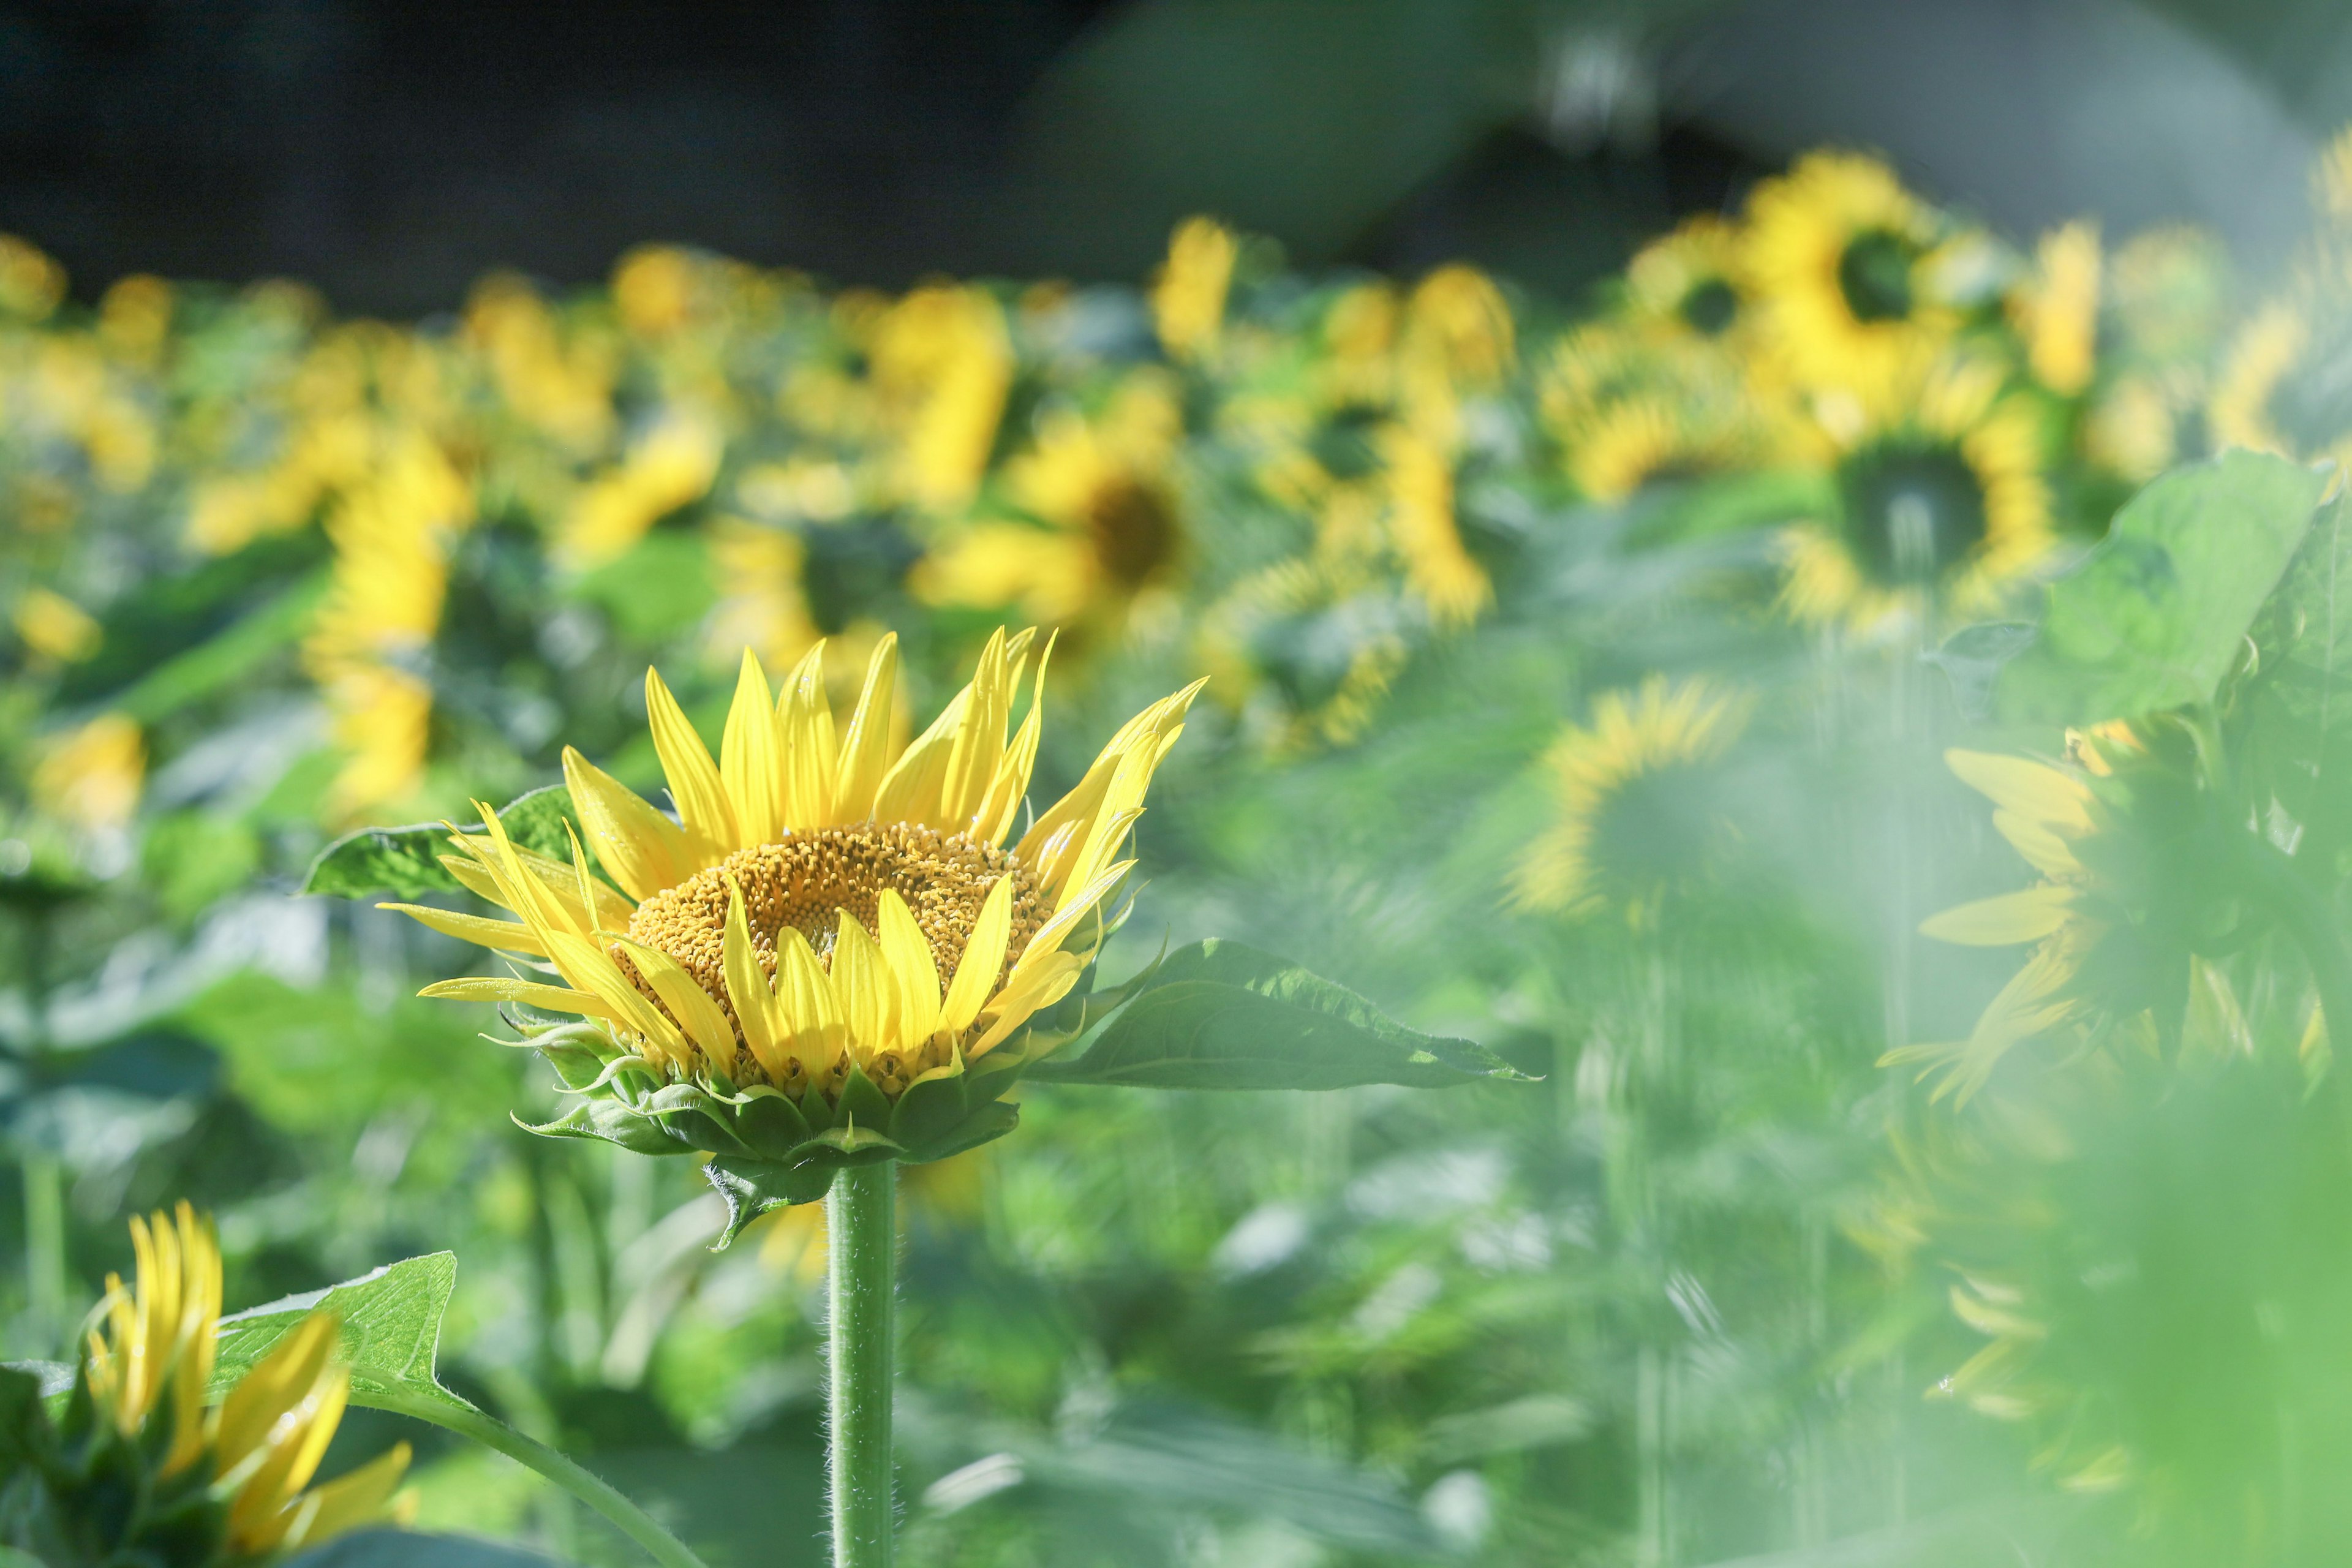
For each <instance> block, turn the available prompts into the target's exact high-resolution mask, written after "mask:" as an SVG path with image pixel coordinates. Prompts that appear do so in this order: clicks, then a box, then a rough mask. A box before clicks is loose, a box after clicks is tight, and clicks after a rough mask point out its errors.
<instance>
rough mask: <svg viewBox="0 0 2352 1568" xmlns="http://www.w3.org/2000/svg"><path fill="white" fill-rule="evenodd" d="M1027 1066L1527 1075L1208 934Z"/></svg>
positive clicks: (1415, 1084) (1214, 1081) (1303, 1085)
mask: <svg viewBox="0 0 2352 1568" xmlns="http://www.w3.org/2000/svg"><path fill="white" fill-rule="evenodd" d="M1024 1076H1026V1077H1029V1078H1032V1079H1038V1080H1040V1081H1042V1082H1046V1083H1102V1084H1129V1085H1134V1086H1137V1087H1141V1088H1149V1089H1349V1088H1352V1087H1354V1086H1356V1085H1359V1084H1369V1083H1394V1084H1403V1085H1406V1086H1408V1087H1411V1088H1415V1089H1443V1088H1446V1087H1448V1086H1450V1085H1453V1084H1458V1083H1470V1082H1473V1081H1475V1080H1476V1079H1482V1078H1504V1079H1523V1078H1524V1077H1525V1076H1526V1075H1525V1074H1522V1073H1520V1072H1518V1071H1517V1069H1516V1068H1512V1067H1511V1066H1510V1065H1509V1064H1508V1063H1507V1062H1505V1061H1504V1060H1503V1059H1502V1058H1500V1057H1497V1056H1496V1055H1495V1054H1494V1053H1493V1052H1492V1051H1489V1050H1488V1049H1486V1047H1484V1046H1479V1045H1475V1044H1473V1043H1472V1042H1470V1041H1468V1040H1456V1039H1446V1038H1443V1037H1437V1036H1432V1035H1424V1034H1421V1033H1419V1032H1417V1031H1415V1030H1412V1029H1408V1028H1406V1027H1405V1026H1403V1025H1402V1024H1400V1023H1397V1022H1396V1021H1395V1020H1394V1019H1392V1018H1390V1017H1388V1016H1386V1015H1385V1014H1383V1013H1381V1011H1380V1009H1378V1008H1376V1007H1374V1006H1373V1005H1371V1004H1370V1002H1367V1001H1365V1000H1364V999H1363V998H1362V997H1361V996H1359V995H1357V994H1355V993H1354V992H1352V991H1350V990H1349V989H1348V988H1347V987H1345V986H1343V985H1335V984H1332V983H1331V982H1330V981H1328V980H1325V979H1322V978H1320V977H1319V976H1318V975H1315V974H1311V973H1308V972H1307V971H1306V970H1304V969H1301V968H1299V967H1298V966H1297V964H1295V963H1290V962H1289V961H1287V960H1286V959H1281V958H1277V957H1276V956H1275V955H1274V954H1272V953H1269V952H1260V951H1259V950H1258V949H1256V948H1254V947H1249V946H1245V945H1244V944H1243V943H1241V942H1222V941H1217V940H1214V939H1212V940H1210V941H1208V942H1198V943H1195V944H1194V945H1193V946H1191V947H1188V948H1183V949H1181V950H1179V951H1178V952H1172V953H1171V954H1169V955H1168V957H1167V958H1166V959H1164V960H1163V961H1161V962H1160V963H1159V964H1158V965H1156V966H1155V967H1154V968H1152V969H1151V970H1150V972H1149V973H1147V974H1145V975H1144V976H1142V977H1140V978H1139V980H1138V981H1137V982H1135V983H1134V984H1132V985H1131V986H1130V988H1129V995H1128V997H1127V999H1126V1000H1125V1001H1124V1002H1123V1003H1122V1004H1121V1005H1119V1006H1118V1010H1117V1011H1115V1012H1113V1013H1112V1014H1111V1015H1110V1016H1108V1018H1106V1019H1105V1020H1103V1022H1101V1023H1100V1024H1098V1025H1097V1026H1095V1027H1094V1028H1092V1029H1089V1030H1088V1031H1087V1033H1086V1034H1085V1035H1083V1036H1081V1037H1079V1038H1078V1039H1077V1040H1076V1042H1074V1043H1073V1045H1072V1046H1071V1047H1068V1048H1066V1050H1065V1051H1064V1052H1063V1053H1062V1054H1059V1055H1057V1056H1055V1057H1051V1058H1047V1059H1045V1060H1044V1061H1042V1062H1039V1063H1037V1064H1036V1065H1034V1066H1033V1067H1031V1068H1029V1069H1028V1071H1027V1072H1026V1074H1025V1075H1024Z"/></svg>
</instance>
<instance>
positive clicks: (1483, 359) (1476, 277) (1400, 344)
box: [1397, 264, 1517, 448]
mask: <svg viewBox="0 0 2352 1568" xmlns="http://www.w3.org/2000/svg"><path fill="white" fill-rule="evenodd" d="M1516 358H1517V342H1516V337H1515V333H1514V331H1513V326H1512V321H1511V307H1510V305H1509V304H1508V303H1507V301H1505V300H1504V299H1503V293H1502V290H1501V289H1497V288H1496V287H1495V284H1494V280H1493V279H1490V278H1488V277H1487V276H1486V274H1485V273H1483V272H1481V271H1479V270H1478V269H1477V268H1475V267H1466V266H1462V265H1459V264H1456V265H1454V266H1450V267H1441V268H1437V269H1436V270H1435V271H1433V272H1432V273H1431V274H1430V275H1429V276H1428V277H1426V278H1424V279H1422V280H1421V282H1420V283H1419V284H1418V285H1417V286H1415V288H1414V289H1413V291H1412V297H1411V298H1410V299H1408V300H1406V301H1405V308H1404V321H1403V326H1402V331H1400V332H1399V334H1398V341H1397V396H1398V402H1399V404H1400V405H1401V406H1402V409H1403V412H1404V416H1405V418H1406V420H1407V421H1408V422H1409V423H1410V424H1412V426H1414V427H1415V428H1416V429H1417V430H1419V431H1420V432H1421V433H1422V435H1423V437H1425V438H1426V439H1428V440H1431V441H1433V442H1436V443H1438V444H1439V445H1441V446H1443V447H1448V448H1451V447H1453V446H1454V443H1455V442H1456V441H1457V440H1458V439H1459V438H1460V428H1459V425H1460V416H1461V404H1462V400H1463V398H1464V397H1465V396H1468V395H1474V394H1477V393H1483V392H1491V391H1493V390H1495V389H1496V388H1497V387H1499V386H1500V385H1501V384H1502V383H1503V379H1504V377H1506V376H1507V375H1508V374H1510V371H1511V366H1512V363H1513V362H1514V360H1515V359H1516Z"/></svg>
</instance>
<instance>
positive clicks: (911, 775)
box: [874, 686, 971, 827]
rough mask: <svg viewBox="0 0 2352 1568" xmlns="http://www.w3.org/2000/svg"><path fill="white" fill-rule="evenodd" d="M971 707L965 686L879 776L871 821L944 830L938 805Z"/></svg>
mask: <svg viewBox="0 0 2352 1568" xmlns="http://www.w3.org/2000/svg"><path fill="white" fill-rule="evenodd" d="M970 706H971V687H969V686H967V687H965V688H964V689H962V690H961V691H959V692H957V693H956V694H955V698H954V700H951V701H950V702H949V704H948V705H947V706H946V707H945V708H943V709H941V710H940V716H939V717H938V718H936V719H934V720H932V721H931V727H930V728H929V729H928V730H925V731H923V732H922V733H921V734H919V735H918V736H916V737H915V740H914V743H913V744H911V745H909V746H908V748H907V749H906V751H905V752H903V753H902V754H901V755H900V756H899V758H898V762H897V763H896V764H894V765H893V766H892V767H891V769H890V771H889V772H888V773H886V774H884V775H883V778H882V783H881V785H880V787H878V788H877V789H876V790H875V792H874V820H875V821H877V822H919V823H923V824H925V825H926V826H931V827H940V826H945V824H943V823H942V822H941V820H940V799H941V798H942V797H943V795H944V794H945V790H946V786H947V777H948V762H949V759H950V757H951V756H952V755H953V754H954V752H955V743H956V736H957V734H958V733H959V732H960V731H961V730H962V728H963V716H964V711H965V710H966V709H968V708H969V707H970Z"/></svg>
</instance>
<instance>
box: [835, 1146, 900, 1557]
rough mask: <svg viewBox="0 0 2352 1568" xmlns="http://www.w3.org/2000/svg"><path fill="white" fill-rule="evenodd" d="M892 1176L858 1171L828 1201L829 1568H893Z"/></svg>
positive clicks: (840, 1181)
mask: <svg viewBox="0 0 2352 1568" xmlns="http://www.w3.org/2000/svg"><path fill="white" fill-rule="evenodd" d="M897 1204H898V1165H897V1164H896V1163H892V1162H888V1161H885V1162H884V1163H881V1164H878V1165H856V1166H852V1167H851V1168H850V1169H848V1170H845V1171H844V1172H842V1173H840V1174H839V1175H837V1176H835V1177H834V1179H833V1191H832V1192H831V1193H829V1194H826V1196H825V1200H824V1223H825V1247H826V1256H827V1258H828V1259H829V1260H830V1267H829V1269H828V1283H829V1290H828V1295H827V1305H828V1308H829V1311H828V1314H827V1321H826V1325H825V1333H826V1352H827V1363H826V1368H827V1373H828V1374H829V1381H828V1382H827V1384H826V1388H825V1414H826V1416H827V1419H828V1422H829V1431H828V1433H827V1436H828V1438H829V1440H830V1443H831V1453H830V1458H831V1467H830V1470H831V1473H830V1478H829V1479H830V1483H831V1487H832V1495H833V1562H834V1568H889V1564H890V1556H891V1541H890V1537H891V1529H892V1526H893V1525H894V1523H895V1522H896V1521H895V1519H894V1518H893V1515H892V1509H891V1498H890V1457H891V1456H890V1399H891V1393H892V1383H893V1373H894V1370H895V1369H894V1363H895V1360H896V1357H897V1353H898V1338H897V1331H898V1322H897V1318H896V1316H895V1313H896V1309H897V1307H898V1215H897V1212H896V1208H897Z"/></svg>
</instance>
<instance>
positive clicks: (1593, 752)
mask: <svg viewBox="0 0 2352 1568" xmlns="http://www.w3.org/2000/svg"><path fill="white" fill-rule="evenodd" d="M1753 706H1754V704H1753V701H1752V700H1751V699H1750V698H1749V697H1748V695H1747V694H1745V693H1743V692H1740V691H1738V690H1737V689H1731V688H1727V687H1725V686H1723V685H1720V684H1718V683H1717V682H1714V681H1711V680H1708V679H1704V678H1697V679H1686V680H1680V681H1671V682H1670V681H1668V680H1667V679H1666V678H1665V677H1664V676H1662V675H1653V676H1651V677H1650V678H1649V679H1646V680H1644V681H1643V683H1642V685H1641V686H1640V687H1639V688H1638V689H1635V690H1633V691H1607V692H1603V693H1601V695H1600V696H1599V697H1596V698H1594V699H1593V701H1592V716H1591V722H1590V723H1589V724H1586V725H1574V724H1571V725H1570V726H1568V727H1567V728H1566V729H1565V730H1563V731H1561V733H1560V736H1559V740H1558V741H1557V742H1554V743H1553V745H1552V747H1551V749H1550V750H1549V752H1546V753H1545V755H1544V763H1543V765H1544V770H1545V772H1546V773H1548V774H1549V779H1550V784H1551V787H1552V793H1553V797H1554V804H1555V806H1556V808H1557V811H1558V816H1557V818H1556V819H1555V821H1554V822H1553V824H1552V826H1550V827H1549V828H1547V829H1546V830H1545V831H1544V833H1543V834H1542V836H1541V837H1538V838H1537V839H1536V841H1535V842H1534V843H1533V844H1531V845H1529V846H1528V849H1527V853H1526V855H1525V856H1524V857H1523V858H1521V860H1520V862H1519V865H1518V868H1517V870H1516V871H1515V872H1514V873H1513V874H1512V878H1511V899H1510V901H1511V903H1512V904H1513V906H1514V907H1516V908H1518V909H1522V910H1553V911H1558V912H1560V913H1564V914H1568V915H1571V916H1578V917H1582V916H1588V915H1592V914H1597V913H1600V912H1601V911H1602V910H1610V909H1614V910H1618V911H1620V912H1622V914H1623V915H1624V916H1625V918H1626V919H1628V920H1630V921H1634V922H1636V923H1640V922H1643V921H1648V920H1650V919H1653V918H1654V917H1655V915H1656V914H1657V912H1658V910H1659V907H1660V905H1661V903H1662V902H1663V901H1664V900H1666V899H1667V898H1669V897H1671V896H1672V895H1674V894H1675V893H1677V892H1680V891H1683V890H1685V889H1688V888H1690V887H1692V886H1693V885H1695V884H1696V883H1697V882H1698V881H1700V880H1701V879H1703V878H1704V877H1705V876H1706V874H1707V872H1708V870H1709V868H1711V867H1712V865H1713V864H1714V863H1715V862H1716V861H1717V859H1718V858H1720V856H1721V853H1722V851H1723V849H1724V847H1725V846H1726V842H1727V839H1728V838H1729V837H1730V836H1731V833H1732V828H1731V826H1730V825H1729V823H1728V822H1727V821H1726V820H1725V818H1724V816H1723V814H1722V811H1721V808H1720V806H1719V805H1718V804H1717V796H1716V791H1715V785H1716V784H1717V778H1716V770H1717V768H1718V767H1719V765H1720V764H1721V763H1722V762H1723V760H1724V758H1725V757H1726V756H1727V755H1728V754H1729V752H1730V751H1731V748H1732V747H1733V746H1735V745H1737V744H1738V741H1739V737H1740V735H1741V734H1742V733H1743V732H1744V731H1745V730H1746V729H1747V726H1748V715H1749V713H1750V711H1751V710H1752V709H1753Z"/></svg>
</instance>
